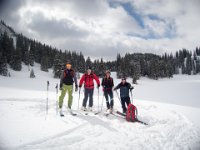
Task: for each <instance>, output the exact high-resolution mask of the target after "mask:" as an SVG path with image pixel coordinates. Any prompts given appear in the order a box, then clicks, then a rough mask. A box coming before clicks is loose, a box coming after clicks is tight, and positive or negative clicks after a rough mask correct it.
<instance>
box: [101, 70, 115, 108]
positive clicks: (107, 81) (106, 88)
mask: <svg viewBox="0 0 200 150" xmlns="http://www.w3.org/2000/svg"><path fill="white" fill-rule="evenodd" d="M101 85H102V86H103V92H104V96H105V98H106V105H107V111H110V112H112V110H113V105H114V100H113V87H114V83H113V78H112V77H111V76H110V71H109V70H107V71H106V75H105V77H104V78H103V79H102V82H101ZM108 96H109V97H110V102H109V97H108Z"/></svg>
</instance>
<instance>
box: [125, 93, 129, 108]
mask: <svg viewBox="0 0 200 150" xmlns="http://www.w3.org/2000/svg"><path fill="white" fill-rule="evenodd" d="M125 102H126V106H127V107H128V105H129V104H130V97H129V96H128V97H126V98H125ZM126 106H125V108H126ZM126 111H127V108H126Z"/></svg>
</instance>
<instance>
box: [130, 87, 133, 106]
mask: <svg viewBox="0 0 200 150" xmlns="http://www.w3.org/2000/svg"><path fill="white" fill-rule="evenodd" d="M130 91H131V104H133V93H132V90H130Z"/></svg>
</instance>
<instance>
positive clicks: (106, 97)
mask: <svg viewBox="0 0 200 150" xmlns="http://www.w3.org/2000/svg"><path fill="white" fill-rule="evenodd" d="M104 96H105V99H106V106H107V109H110V104H109V100H108V92H107V91H104Z"/></svg>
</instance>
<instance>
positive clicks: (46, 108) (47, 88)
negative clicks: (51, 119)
mask: <svg viewBox="0 0 200 150" xmlns="http://www.w3.org/2000/svg"><path fill="white" fill-rule="evenodd" d="M48 100H49V81H47V100H46V117H47V115H48Z"/></svg>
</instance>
